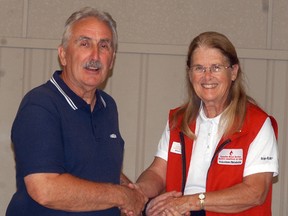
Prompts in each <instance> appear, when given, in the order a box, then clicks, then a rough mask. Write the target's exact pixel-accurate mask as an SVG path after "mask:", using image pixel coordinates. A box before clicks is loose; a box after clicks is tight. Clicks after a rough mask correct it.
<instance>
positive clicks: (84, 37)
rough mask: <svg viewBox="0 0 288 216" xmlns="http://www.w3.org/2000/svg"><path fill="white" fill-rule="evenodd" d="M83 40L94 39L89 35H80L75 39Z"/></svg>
mask: <svg viewBox="0 0 288 216" xmlns="http://www.w3.org/2000/svg"><path fill="white" fill-rule="evenodd" d="M83 40H92V38H90V37H87V36H80V37H78V38H77V39H76V40H75V41H76V42H78V41H83Z"/></svg>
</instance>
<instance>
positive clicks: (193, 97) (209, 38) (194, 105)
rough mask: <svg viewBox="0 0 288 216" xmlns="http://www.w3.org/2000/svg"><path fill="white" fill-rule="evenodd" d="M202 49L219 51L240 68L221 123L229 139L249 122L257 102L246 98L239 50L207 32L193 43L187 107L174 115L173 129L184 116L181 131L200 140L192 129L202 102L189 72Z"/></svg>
mask: <svg viewBox="0 0 288 216" xmlns="http://www.w3.org/2000/svg"><path fill="white" fill-rule="evenodd" d="M200 46H205V47H208V48H216V49H218V50H219V51H220V52H221V53H222V54H223V55H224V56H225V57H226V59H227V60H228V63H229V64H230V65H235V64H238V65H239V69H238V74H237V78H236V79H235V80H234V81H233V83H232V85H231V87H230V90H229V95H228V98H227V101H226V107H227V108H226V110H225V112H224V113H223V114H222V115H221V119H220V127H222V128H221V129H222V130H223V131H224V136H228V135H230V134H232V133H233V132H235V131H237V130H240V128H241V126H242V124H243V121H244V118H245V114H246V105H247V102H248V101H250V102H252V103H255V101H254V100H253V99H252V98H251V97H249V96H248V95H247V94H246V91H245V88H244V85H243V72H242V70H241V67H240V63H239V59H238V57H237V53H236V50H235V47H234V46H233V44H232V43H231V42H230V41H229V39H228V38H227V37H226V36H225V35H223V34H220V33H218V32H204V33H202V34H200V35H198V36H197V37H195V38H194V39H193V40H192V42H191V43H190V46H189V50H188V55H187V62H186V64H187V70H186V82H187V90H188V98H187V100H186V101H185V103H184V104H183V105H182V106H180V108H179V109H178V110H177V111H176V112H175V113H174V116H173V119H172V128H174V127H176V126H177V125H178V119H179V117H180V116H183V120H182V122H181V123H180V125H179V126H180V129H181V130H182V131H183V133H184V134H185V135H187V136H188V137H190V138H191V139H196V135H195V134H194V133H193V132H192V131H191V129H190V127H189V125H190V124H191V123H192V122H193V121H196V118H197V116H198V114H199V109H200V105H201V99H200V98H199V97H198V96H197V94H196V92H195V90H194V88H193V86H192V84H191V82H190V79H189V74H188V72H189V68H190V67H191V65H192V62H191V61H192V56H193V54H194V51H195V50H196V49H197V48H199V47H200Z"/></svg>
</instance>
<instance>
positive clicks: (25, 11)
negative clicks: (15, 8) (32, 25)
mask: <svg viewBox="0 0 288 216" xmlns="http://www.w3.org/2000/svg"><path fill="white" fill-rule="evenodd" d="M28 10H29V0H24V1H23V17H22V37H24V38H26V37H27V27H28Z"/></svg>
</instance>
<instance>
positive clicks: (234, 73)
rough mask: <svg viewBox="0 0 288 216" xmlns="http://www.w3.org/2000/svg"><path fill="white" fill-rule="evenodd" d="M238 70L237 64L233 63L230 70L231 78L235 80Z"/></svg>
mask: <svg viewBox="0 0 288 216" xmlns="http://www.w3.org/2000/svg"><path fill="white" fill-rule="evenodd" d="M238 70H239V65H238V64H235V65H233V66H232V71H231V80H232V81H235V80H236V78H237V75H238Z"/></svg>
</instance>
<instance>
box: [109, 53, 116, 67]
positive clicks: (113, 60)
mask: <svg viewBox="0 0 288 216" xmlns="http://www.w3.org/2000/svg"><path fill="white" fill-rule="evenodd" d="M115 58H116V52H113V56H112V60H111V63H110V66H109V69H110V70H112V69H113V66H114V63H115Z"/></svg>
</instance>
